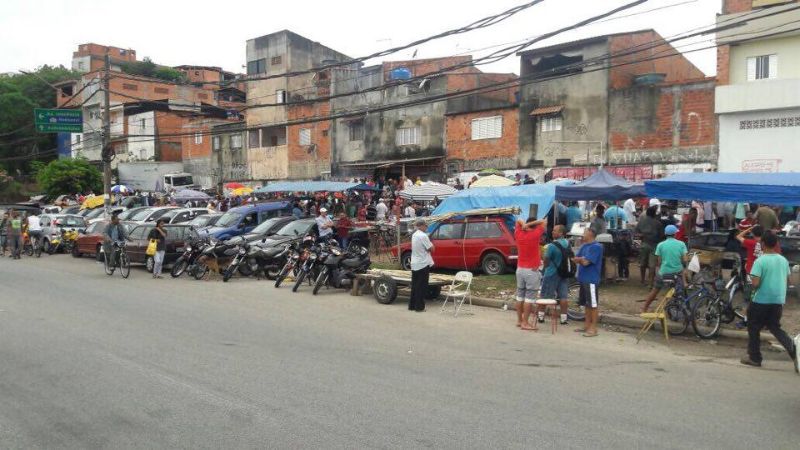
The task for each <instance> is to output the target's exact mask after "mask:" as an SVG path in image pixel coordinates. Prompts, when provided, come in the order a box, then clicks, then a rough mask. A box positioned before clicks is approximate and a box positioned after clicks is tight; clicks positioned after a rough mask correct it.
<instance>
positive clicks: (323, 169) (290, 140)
mask: <svg viewBox="0 0 800 450" xmlns="http://www.w3.org/2000/svg"><path fill="white" fill-rule="evenodd" d="M350 59H351V58H350V57H348V56H346V55H344V54H342V53H339V52H337V51H335V50H333V49H330V48H328V47H326V46H324V45H322V44H320V43H319V42H314V41H311V40H310V39H307V38H305V37H303V36H300V35H298V34H296V33H292V32H291V31H287V30H284V31H280V32H277V33H273V34H269V35H266V36H261V37H259V38H255V39H250V40H248V41H247V93H248V95H247V107H248V114H247V129H248V134H247V165H248V170H249V177H250V178H251V179H254V180H276V179H287V178H288V179H313V178H319V177H323V176H328V175H329V174H330V134H329V128H330V122H329V121H324V120H323V121H317V122H313V123H308V124H302V125H300V124H298V125H291V126H288V125H287V122H289V121H293V120H294V121H297V120H303V119H308V118H309V117H315V116H326V115H327V114H328V112H329V110H330V109H329V102H328V101H322V102H310V101H312V100H314V99H317V98H320V97H326V96H327V95H328V92H329V87H328V85H329V73H328V71H326V70H323V71H316V72H310V73H304V74H301V75H297V76H282V75H283V74H286V73H289V72H298V71H309V70H311V69H314V68H317V67H320V66H323V65H325V64H326V63H330V62H333V61H348V60H350Z"/></svg>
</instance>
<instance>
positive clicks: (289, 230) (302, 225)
mask: <svg viewBox="0 0 800 450" xmlns="http://www.w3.org/2000/svg"><path fill="white" fill-rule="evenodd" d="M313 224H314V223H313V222H306V221H303V220H297V221H294V222H291V223H287V224H286V225H284V227H283V228H281V230H280V231H278V234H280V235H281V236H300V235H303V234H306V233H308V229H309V228H311V226H312V225H313Z"/></svg>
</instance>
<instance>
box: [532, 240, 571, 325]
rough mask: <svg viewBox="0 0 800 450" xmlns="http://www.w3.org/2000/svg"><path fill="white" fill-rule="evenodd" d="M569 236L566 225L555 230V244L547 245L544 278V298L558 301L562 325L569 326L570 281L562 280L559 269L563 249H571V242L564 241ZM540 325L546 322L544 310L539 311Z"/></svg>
mask: <svg viewBox="0 0 800 450" xmlns="http://www.w3.org/2000/svg"><path fill="white" fill-rule="evenodd" d="M566 234H567V230H566V228H564V225H556V227H555V228H553V242H551V243H550V244H548V245H547V250H546V251H545V253H544V262H545V269H544V278H543V279H542V298H551V299H553V300H558V302H559V304H560V306H561V325H566V324H567V310H568V308H569V280H568V279H566V278H561V276H560V275H559V274H558V267H559V266H560V265H561V258H562V253H561V249H560V248H559V247H561V248H563V249H564V250H567V249H569V242H568V241H567V240H566V239H564V235H566ZM537 317H538V320H539V323H542V322H544V308H540V309H539V311H537Z"/></svg>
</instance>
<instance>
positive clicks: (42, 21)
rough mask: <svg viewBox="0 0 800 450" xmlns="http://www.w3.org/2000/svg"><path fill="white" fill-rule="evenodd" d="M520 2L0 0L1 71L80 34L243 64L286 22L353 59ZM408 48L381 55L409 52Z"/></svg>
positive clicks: (433, 52)
mask: <svg viewBox="0 0 800 450" xmlns="http://www.w3.org/2000/svg"><path fill="white" fill-rule="evenodd" d="M525 1H526V0H493V1H481V2H478V1H474V0H470V1H464V0H404V1H388V0H338V1H337V0H325V1H321V0H305V1H303V2H294V1H285V0H271V1H264V0H254V1H250V0H238V1H230V2H226V1H218V0H215V1H207V0H193V1H180V0H158V1H153V0H133V1H132V0H126V1H122V0H2V3H0V11H1V12H2V13H0V55H2V58H0V72H16V71H18V70H20V69H22V70H26V69H33V68H35V67H37V66H39V65H42V64H53V65H58V64H63V65H65V66H69V65H70V60H71V57H72V52H73V51H74V50H76V49H77V46H78V44H82V43H87V42H94V43H98V44H105V45H113V46H117V47H123V48H131V49H134V50H136V52H137V56H138V58H139V59H141V58H143V57H145V56H149V57H150V58H151V59H152V60H153V61H155V62H157V63H159V64H164V65H170V66H176V65H181V64H195V65H209V66H221V67H223V68H224V69H226V70H230V71H233V72H244V69H243V67H242V66H243V65H244V64H245V63H246V60H245V59H246V58H245V41H247V40H248V39H252V38H255V37H258V36H262V35H265V34H269V33H272V32H275V31H279V30H283V29H289V30H292V31H294V32H296V33H299V34H301V35H303V36H305V37H307V38H309V39H312V40H315V41H319V42H321V43H322V44H324V45H327V46H328V47H331V48H333V49H335V50H338V51H340V52H342V53H344V54H347V55H349V56H352V57H357V56H363V55H366V54H369V53H372V52H375V51H377V50H382V49H385V48H389V47H394V46H399V45H402V44H405V43H407V42H411V41H413V40H416V39H419V38H422V37H425V36H429V35H432V34H436V33H438V32H441V31H443V30H445V29H449V28H455V27H459V26H462V25H466V24H467V23H469V22H472V21H474V20H476V19H479V18H482V17H484V16H487V15H490V14H494V13H497V12H500V11H503V10H505V9H508V8H510V7H513V6H516V5H518V4H522V3H525ZM630 1H632V0H626V1H621V0H545V1H544V2H543V3H542V4H540V5H537V6H534V7H533V8H530V9H528V10H526V11H524V12H522V13H520V14H518V15H517V16H515V17H513V18H512V19H509V20H507V21H506V22H503V23H500V24H498V25H495V26H494V27H491V28H488V29H485V30H479V31H475V32H471V33H467V34H464V35H460V36H455V37H450V38H446V39H442V40H438V41H434V42H431V43H428V44H425V45H423V46H421V47H419V48H418V49H417V58H429V57H436V56H445V55H452V54H469V53H472V54H474V55H476V56H480V55H482V54H486V53H487V52H489V51H492V50H494V49H489V50H486V47H490V46H494V45H498V44H503V43H511V42H518V41H521V40H524V39H528V38H532V37H535V36H537V35H541V34H543V33H547V32H549V31H553V30H556V29H558V28H560V27H563V26H566V25H570V24H572V23H575V22H578V21H580V20H582V19H584V18H588V17H590V16H592V15H595V14H598V13H600V12H603V11H606V10H610V9H612V8H614V7H616V6H620V5H623V4H626V3H629V2H630ZM720 3H721V2H720V0H650V1H649V2H647V3H645V4H643V5H640V6H638V7H636V8H634V9H631V10H628V11H626V12H623V13H620V14H619V15H629V14H633V13H639V12H642V14H638V15H633V16H630V17H623V18H619V19H616V20H609V21H606V22H604V23H600V24H596V25H592V26H587V27H583V28H581V29H579V30H576V31H573V32H570V33H565V34H562V35H559V36H558V37H554V38H551V39H550V40H548V41H546V42H544V43H541V44H537V45H536V46H544V45H546V44H553V43H559V42H564V41H571V40H575V39H580V38H584V37H589V36H594V35H602V34H607V33H618V32H624V31H631V30H636V29H642V28H654V29H655V30H656V31H658V32H659V33H660V34H661V35H662V36H665V37H669V36H673V35H677V34H679V33H682V32H685V31H687V30H690V29H694V28H698V27H703V26H710V25H712V24H713V23H714V21H715V14H716V13H718V12H719V8H720ZM670 5H675V6H670ZM665 6H667V8H664V9H660V10H656V11H649V10H652V9H655V8H662V7H665ZM708 39H713V36H708V37H705V38H700V39H694V40H693V41H692V42H693V43H694V44H693V45H689V46H686V47H681V48H680V49H681V50H682V51H685V50H690V49H694V48H698V47H704V46H708V45H710V44H711V42H709V41H708ZM685 44H687V42H680V43H675V44H674V45H676V46H677V45H685ZM412 53H413V50H408V51H404V52H399V53H396V54H395V55H393V56H389V57H386V58H384V59H385V60H391V59H409V58H410V57H411V54H412ZM686 56H687V57H688V58H690V59H691V60H692V61H693V62H694V63H695V64H696V65H697V66H698V67H700V69H701V70H703V71H704V72H705V73H706V74H707V75H714V74H715V72H716V68H715V64H716V59H715V51H714V50H713V49H710V50H705V51H700V52H695V53H689V54H687V55H686ZM483 69H484V70H485V71H496V72H514V73H519V59H518V58H517V57H510V58H507V59H505V60H503V61H501V62H497V63H495V64H492V65H490V66H485V67H483Z"/></svg>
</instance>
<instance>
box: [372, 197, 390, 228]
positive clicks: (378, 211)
mask: <svg viewBox="0 0 800 450" xmlns="http://www.w3.org/2000/svg"><path fill="white" fill-rule="evenodd" d="M387 212H389V207H388V206H386V203H384V201H383V199H380V200H378V204H377V205H376V206H375V220H376V221H378V222H380V221H382V220H386V213H387Z"/></svg>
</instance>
